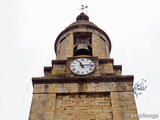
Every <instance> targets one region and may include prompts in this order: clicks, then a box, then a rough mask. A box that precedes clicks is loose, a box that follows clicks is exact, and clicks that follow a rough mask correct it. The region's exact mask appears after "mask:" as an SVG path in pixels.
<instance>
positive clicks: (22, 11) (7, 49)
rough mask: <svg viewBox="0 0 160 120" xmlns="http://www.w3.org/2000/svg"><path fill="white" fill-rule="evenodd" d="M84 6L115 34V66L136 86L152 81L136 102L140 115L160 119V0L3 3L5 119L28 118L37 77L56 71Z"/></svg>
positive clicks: (0, 73) (0, 104)
mask: <svg viewBox="0 0 160 120" xmlns="http://www.w3.org/2000/svg"><path fill="white" fill-rule="evenodd" d="M82 4H85V5H88V7H89V8H88V16H89V17H90V21H91V22H93V23H95V24H96V25H97V26H98V27H100V28H101V29H103V30H104V31H105V32H106V33H107V34H108V35H109V37H110V39H111V42H112V50H111V58H114V64H120V65H122V67H123V68H122V69H123V74H124V75H134V76H135V80H134V81H135V82H137V81H139V80H141V79H142V78H144V79H146V80H147V86H148V89H147V90H146V91H145V92H144V93H143V95H141V96H140V97H139V98H138V99H136V102H137V108H138V112H139V114H142V113H146V114H159V117H160V104H159V101H160V95H159V88H160V87H159V85H160V75H159V74H160V73H159V67H160V55H159V51H160V47H159V45H160V1H159V0H0V119H1V120H11V119H12V120H27V119H28V116H29V111H30V105H31V99H32V90H33V88H32V82H31V78H32V77H40V76H43V67H44V66H51V60H53V59H55V53H54V41H55V39H56V37H57V36H58V34H59V33H60V32H61V31H62V30H64V29H65V28H66V27H67V26H68V25H69V24H71V23H72V22H74V21H75V19H76V17H77V15H79V13H80V12H81V11H80V10H79V8H80V7H81V5H82ZM158 119H160V118H157V120H158ZM142 120H143V119H142ZM149 120H151V119H149Z"/></svg>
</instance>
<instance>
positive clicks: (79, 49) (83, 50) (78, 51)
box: [74, 44, 92, 56]
mask: <svg viewBox="0 0 160 120" xmlns="http://www.w3.org/2000/svg"><path fill="white" fill-rule="evenodd" d="M78 55H90V56H92V48H91V47H90V46H88V45H84V44H80V45H78V46H76V47H75V48H74V56H78Z"/></svg>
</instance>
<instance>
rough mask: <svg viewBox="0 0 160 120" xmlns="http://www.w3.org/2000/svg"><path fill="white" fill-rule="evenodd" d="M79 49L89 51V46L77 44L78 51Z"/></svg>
mask: <svg viewBox="0 0 160 120" xmlns="http://www.w3.org/2000/svg"><path fill="white" fill-rule="evenodd" d="M79 50H87V51H89V49H88V46H87V45H85V44H79V45H78V46H77V49H76V51H79Z"/></svg>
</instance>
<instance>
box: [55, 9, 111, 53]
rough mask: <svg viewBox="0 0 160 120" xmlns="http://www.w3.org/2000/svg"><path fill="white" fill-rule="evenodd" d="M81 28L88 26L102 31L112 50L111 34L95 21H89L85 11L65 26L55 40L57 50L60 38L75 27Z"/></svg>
mask: <svg viewBox="0 0 160 120" xmlns="http://www.w3.org/2000/svg"><path fill="white" fill-rule="evenodd" d="M79 28H87V29H92V30H94V31H98V32H99V33H101V34H102V35H103V36H105V38H106V40H107V42H108V43H109V51H111V42H110V38H109V36H108V35H107V34H106V33H105V32H104V31H103V30H102V29H100V28H99V27H97V26H96V25H95V24H94V23H92V22H90V21H89V17H88V16H87V15H86V14H84V13H83V12H82V13H80V15H78V16H77V18H76V22H73V23H72V24H70V25H69V26H68V27H67V28H65V29H64V30H63V31H62V32H61V33H60V34H59V35H58V37H57V38H56V41H55V46H54V47H55V52H56V51H57V47H56V46H57V43H58V42H59V41H60V38H61V37H62V36H63V35H64V34H66V33H67V32H69V31H72V30H74V29H79Z"/></svg>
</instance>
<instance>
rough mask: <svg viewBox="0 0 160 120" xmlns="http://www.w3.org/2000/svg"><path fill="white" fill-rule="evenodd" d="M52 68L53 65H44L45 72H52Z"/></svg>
mask: <svg viewBox="0 0 160 120" xmlns="http://www.w3.org/2000/svg"><path fill="white" fill-rule="evenodd" d="M51 70H52V66H46V67H44V72H50V71H51Z"/></svg>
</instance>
